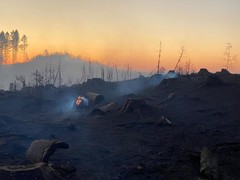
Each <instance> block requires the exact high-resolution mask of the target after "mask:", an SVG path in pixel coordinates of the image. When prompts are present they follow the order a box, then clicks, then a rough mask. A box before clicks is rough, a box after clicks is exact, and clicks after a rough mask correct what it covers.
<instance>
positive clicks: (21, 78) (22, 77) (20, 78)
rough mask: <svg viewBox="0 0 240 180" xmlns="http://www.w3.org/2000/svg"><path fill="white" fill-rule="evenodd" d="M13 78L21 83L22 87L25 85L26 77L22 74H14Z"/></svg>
mask: <svg viewBox="0 0 240 180" xmlns="http://www.w3.org/2000/svg"><path fill="white" fill-rule="evenodd" d="M15 78H16V80H17V81H18V82H20V83H21V84H22V88H24V87H26V78H25V76H24V75H19V76H15Z"/></svg>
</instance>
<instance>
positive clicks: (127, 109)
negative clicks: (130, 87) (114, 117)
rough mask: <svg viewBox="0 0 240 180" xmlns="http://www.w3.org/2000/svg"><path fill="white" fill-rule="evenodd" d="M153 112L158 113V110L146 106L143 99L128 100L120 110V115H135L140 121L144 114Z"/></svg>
mask: <svg viewBox="0 0 240 180" xmlns="http://www.w3.org/2000/svg"><path fill="white" fill-rule="evenodd" d="M153 111H155V112H156V111H159V109H157V108H155V107H152V106H150V105H148V104H147V103H146V102H145V100H144V99H141V98H129V99H127V101H126V103H125V105H124V106H123V108H122V109H121V110H120V113H137V114H138V115H139V116H140V117H141V119H143V118H144V115H145V114H148V113H149V112H153Z"/></svg>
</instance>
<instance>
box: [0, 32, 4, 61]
mask: <svg viewBox="0 0 240 180" xmlns="http://www.w3.org/2000/svg"><path fill="white" fill-rule="evenodd" d="M4 42H5V35H4V32H3V31H2V32H1V33H0V65H1V64H3V63H4V58H3V54H4Z"/></svg>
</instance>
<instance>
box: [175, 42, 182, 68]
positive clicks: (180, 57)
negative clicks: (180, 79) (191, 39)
mask: <svg viewBox="0 0 240 180" xmlns="http://www.w3.org/2000/svg"><path fill="white" fill-rule="evenodd" d="M184 52H185V48H184V46H182V47H181V51H180V56H179V58H178V61H177V64H176V66H175V68H174V71H176V69H177V67H178V65H179V63H180V61H181V59H182V57H183V53H184Z"/></svg>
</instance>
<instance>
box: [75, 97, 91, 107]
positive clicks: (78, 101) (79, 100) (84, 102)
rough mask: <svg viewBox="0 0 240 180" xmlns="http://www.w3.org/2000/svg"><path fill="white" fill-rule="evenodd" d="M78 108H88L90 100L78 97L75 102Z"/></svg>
mask: <svg viewBox="0 0 240 180" xmlns="http://www.w3.org/2000/svg"><path fill="white" fill-rule="evenodd" d="M74 103H75V105H76V107H87V106H88V99H87V98H85V97H83V96H78V97H77V99H76V100H75V101H74Z"/></svg>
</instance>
